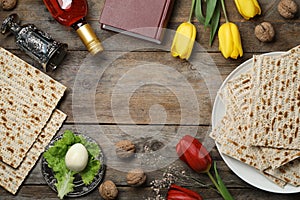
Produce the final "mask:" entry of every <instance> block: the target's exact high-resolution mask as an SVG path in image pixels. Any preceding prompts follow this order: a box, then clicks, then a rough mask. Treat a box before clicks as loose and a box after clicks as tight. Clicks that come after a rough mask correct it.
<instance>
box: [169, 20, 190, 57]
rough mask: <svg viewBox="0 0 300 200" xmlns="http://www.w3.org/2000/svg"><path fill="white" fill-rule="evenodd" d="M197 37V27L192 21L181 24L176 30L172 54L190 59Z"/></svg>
mask: <svg viewBox="0 0 300 200" xmlns="http://www.w3.org/2000/svg"><path fill="white" fill-rule="evenodd" d="M195 38H196V27H195V26H194V25H193V24H192V23H190V22H184V23H182V24H180V25H179V26H178V28H177V30H176V33H175V36H174V39H173V43H172V47H171V54H172V56H174V57H177V56H179V58H181V59H186V60H187V59H189V57H190V55H191V53H192V50H193V46H194V42H195Z"/></svg>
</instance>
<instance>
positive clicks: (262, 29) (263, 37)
mask: <svg viewBox="0 0 300 200" xmlns="http://www.w3.org/2000/svg"><path fill="white" fill-rule="evenodd" d="M254 32H255V36H256V37H257V39H259V40H260V41H262V42H271V41H272V40H273V39H274V37H275V30H274V28H273V26H272V24H271V23H269V22H262V23H261V24H259V25H257V26H256V27H255V30H254Z"/></svg>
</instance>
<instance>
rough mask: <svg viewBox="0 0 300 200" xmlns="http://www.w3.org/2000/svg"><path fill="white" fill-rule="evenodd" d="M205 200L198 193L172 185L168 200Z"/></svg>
mask: <svg viewBox="0 0 300 200" xmlns="http://www.w3.org/2000/svg"><path fill="white" fill-rule="evenodd" d="M202 199H203V198H202V197H201V196H200V195H199V194H198V193H196V192H194V191H192V190H189V189H186V188H183V187H180V186H178V185H175V184H172V185H171V186H170V188H169V191H168V196H167V200H202Z"/></svg>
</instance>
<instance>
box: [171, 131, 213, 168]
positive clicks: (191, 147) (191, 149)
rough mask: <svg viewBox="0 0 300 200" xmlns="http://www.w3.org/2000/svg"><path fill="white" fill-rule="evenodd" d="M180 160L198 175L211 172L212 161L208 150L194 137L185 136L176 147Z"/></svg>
mask: <svg viewBox="0 0 300 200" xmlns="http://www.w3.org/2000/svg"><path fill="white" fill-rule="evenodd" d="M176 151H177V154H178V156H179V158H180V159H181V160H182V161H184V162H185V163H186V164H187V165H188V166H189V167H190V168H192V169H193V170H194V171H196V172H197V173H206V172H208V171H209V170H210V167H211V163H212V159H211V157H210V155H209V153H208V151H207V150H206V148H205V147H204V146H203V145H202V144H201V143H200V142H199V141H198V140H197V139H195V138H194V137H192V136H190V135H186V136H184V137H183V138H182V139H181V140H180V141H179V142H178V144H177V145H176Z"/></svg>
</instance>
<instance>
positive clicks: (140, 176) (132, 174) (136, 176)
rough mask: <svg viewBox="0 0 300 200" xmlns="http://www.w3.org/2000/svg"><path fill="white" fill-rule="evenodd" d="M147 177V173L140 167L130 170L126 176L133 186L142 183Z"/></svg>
mask: <svg viewBox="0 0 300 200" xmlns="http://www.w3.org/2000/svg"><path fill="white" fill-rule="evenodd" d="M146 178H147V176H146V174H145V173H144V171H143V170H142V169H140V168H137V169H133V170H130V171H129V172H128V173H127V176H126V179H127V183H128V185H131V186H140V185H142V184H143V183H144V182H145V181H146Z"/></svg>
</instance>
